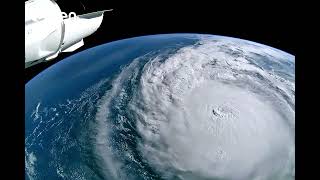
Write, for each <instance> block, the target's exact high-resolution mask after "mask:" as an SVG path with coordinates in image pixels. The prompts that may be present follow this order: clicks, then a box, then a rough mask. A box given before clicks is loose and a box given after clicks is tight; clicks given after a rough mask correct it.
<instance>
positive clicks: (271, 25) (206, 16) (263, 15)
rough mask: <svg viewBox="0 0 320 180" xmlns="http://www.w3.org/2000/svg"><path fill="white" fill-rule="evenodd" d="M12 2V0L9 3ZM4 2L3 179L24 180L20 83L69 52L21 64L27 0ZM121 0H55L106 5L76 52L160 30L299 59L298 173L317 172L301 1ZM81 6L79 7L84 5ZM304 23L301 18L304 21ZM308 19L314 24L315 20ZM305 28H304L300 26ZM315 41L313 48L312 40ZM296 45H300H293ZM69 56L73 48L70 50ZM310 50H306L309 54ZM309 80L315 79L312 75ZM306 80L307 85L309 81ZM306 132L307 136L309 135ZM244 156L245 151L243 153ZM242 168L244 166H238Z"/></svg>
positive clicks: (310, 61)
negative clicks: (233, 41)
mask: <svg viewBox="0 0 320 180" xmlns="http://www.w3.org/2000/svg"><path fill="white" fill-rule="evenodd" d="M11 2H12V3H13V4H11V5H9V4H10V3H11ZM11 2H9V1H6V4H5V6H3V9H6V10H8V11H5V14H4V15H3V17H5V18H2V20H3V21H2V25H3V26H2V28H1V30H2V31H4V32H3V33H2V38H3V39H2V41H3V42H4V45H3V47H2V53H3V56H2V59H1V61H2V64H1V65H2V66H1V68H2V69H1V71H0V73H1V77H2V86H1V90H2V99H1V100H2V101H1V102H2V106H1V107H2V108H1V110H2V113H1V114H2V116H1V120H2V121H1V126H0V127H1V131H0V132H1V133H2V134H1V136H0V137H1V138H2V141H1V150H4V151H5V152H3V153H2V160H4V162H2V164H3V165H4V168H1V169H2V177H3V176H4V177H8V178H4V177H3V178H2V179H24V178H25V177H24V176H25V174H24V169H25V165H24V158H25V156H24V116H25V115H24V106H25V103H24V87H25V83H26V82H27V81H28V80H30V79H31V78H32V77H34V76H35V75H37V74H38V73H40V72H41V71H43V70H44V69H46V68H47V67H49V66H51V65H52V64H54V63H56V62H58V61H60V60H62V59H63V58H65V57H67V56H70V55H71V54H68V53H65V54H60V55H59V56H58V58H57V59H55V60H53V61H49V62H48V63H42V64H39V65H36V66H34V67H31V68H28V69H24V4H23V3H22V2H23V1H21V3H20V2H19V3H18V2H17V1H11ZM174 2H175V3H173V1H169V2H165V1H149V2H147V3H146V2H143V1H131V2H128V1H124V0H117V1H115V0H81V3H82V4H83V5H81V3H80V0H77V1H76V0H57V3H58V4H59V6H60V8H61V9H62V10H63V11H65V12H70V11H74V12H76V13H77V14H82V13H88V12H93V11H97V10H103V9H110V8H112V9H114V11H113V12H106V13H105V16H104V21H103V24H102V27H101V28H99V29H98V31H97V32H96V33H95V34H93V35H92V36H89V37H88V38H86V39H84V41H85V45H84V46H83V47H82V48H80V49H78V50H77V51H76V52H79V51H82V50H84V49H87V48H90V47H94V46H96V45H98V44H103V43H107V42H111V41H114V40H119V39H124V38H129V37H135V36H141V35H148V34H163V33H181V32H184V33H188V32H190V33H206V34H216V35H224V36H231V37H237V38H242V39H247V40H251V41H255V42H259V43H262V44H266V45H269V46H272V47H275V48H278V49H281V50H284V51H286V52H288V53H291V54H293V55H295V56H296V178H297V179H317V178H308V177H312V176H313V175H315V177H317V176H318V175H317V174H318V171H316V168H317V165H314V164H315V163H312V162H313V161H314V162H317V161H316V158H317V154H318V153H319V151H318V149H317V148H316V146H315V145H314V144H318V143H317V142H318V141H319V140H318V139H317V137H318V136H317V134H318V132H319V130H317V129H318V128H319V126H317V121H318V119H319V118H318V115H317V113H316V112H317V108H318V107H319V105H314V104H315V103H312V102H316V99H315V97H314V94H315V93H317V92H319V89H318V88H317V86H315V85H314V84H315V82H318V80H317V79H316V78H314V77H318V70H316V68H318V67H319V66H317V60H318V58H314V57H309V58H307V57H306V56H313V55H314V54H316V53H317V51H315V52H316V53H308V52H307V51H306V50H307V49H308V48H309V46H310V45H309V46H308V47H304V46H305V45H306V44H307V42H303V43H302V42H300V40H301V39H309V40H311V41H312V40H314V36H311V35H309V33H310V29H311V28H310V27H308V26H305V25H306V21H308V20H309V19H308V18H306V17H302V15H303V14H304V12H303V11H302V10H301V7H299V5H296V6H297V7H295V6H294V5H293V4H292V3H294V2H293V1H290V2H282V3H280V2H279V1H278V2H273V3H271V2H270V1H255V2H250V3H249V2H246V3H245V2H244V1H237V3H235V2H233V1H225V3H221V2H219V1H215V2H211V3H207V2H206V3H205V1H200V0H197V1H187V0H185V1H180V2H177V1H174ZM83 6H84V7H83ZM301 21H303V26H302V23H301ZM315 22H316V21H313V22H312V23H315ZM300 29H304V30H305V32H304V33H302V32H301V31H299V33H298V30H300ZM311 46H312V45H311ZM297 47H299V49H298V48H297ZM72 54H73V53H72ZM310 54H311V55H310ZM312 77H313V78H312ZM307 84H309V85H307ZM306 135H309V137H306ZM241 153H246V152H241ZM239 168H241V167H239Z"/></svg>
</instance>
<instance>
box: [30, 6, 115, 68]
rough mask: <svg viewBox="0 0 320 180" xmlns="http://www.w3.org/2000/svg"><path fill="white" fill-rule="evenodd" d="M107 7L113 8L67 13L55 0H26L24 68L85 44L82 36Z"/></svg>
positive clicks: (94, 27)
mask: <svg viewBox="0 0 320 180" xmlns="http://www.w3.org/2000/svg"><path fill="white" fill-rule="evenodd" d="M105 11H112V9H110V10H103V11H97V12H92V13H88V14H82V15H78V16H77V15H75V13H73V15H74V16H72V17H64V15H65V13H64V14H63V12H62V11H61V9H60V8H59V6H58V5H57V3H56V2H55V1H54V0H29V1H26V2H25V68H27V67H30V66H33V65H35V64H38V63H40V62H43V61H49V60H52V59H54V58H56V57H57V56H58V54H59V53H61V52H72V51H75V50H76V49H78V48H80V47H81V46H83V45H84V42H83V38H85V37H87V36H90V35H91V34H93V33H94V32H95V31H97V29H98V28H99V27H100V25H101V23H102V20H103V13H104V12H105ZM71 15H72V13H70V14H69V16H71Z"/></svg>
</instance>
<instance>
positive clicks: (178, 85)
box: [25, 33, 295, 180]
mask: <svg viewBox="0 0 320 180" xmlns="http://www.w3.org/2000/svg"><path fill="white" fill-rule="evenodd" d="M25 87H26V92H25V100H26V101H25V106H26V109H25V127H26V129H25V137H26V138H25V163H26V179H44V178H46V179H97V180H98V179H188V180H189V179H237V180H238V179H239V180H242V179H243V180H245V179H273V180H274V179H279V180H280V179H295V159H294V156H295V141H294V139H295V56H294V55H291V54H289V53H286V52H284V51H282V50H279V49H275V48H273V47H270V46H266V45H263V44H260V43H256V42H252V41H248V40H243V39H238V38H231V37H226V36H220V35H209V34H187V33H180V34H160V35H148V36H140V37H133V38H128V39H123V40H118V41H114V42H110V43H106V44H102V45H98V46H96V47H93V48H89V49H86V50H84V51H82V52H79V53H76V54H74V55H72V56H70V57H68V58H65V59H64V60H62V61H60V62H58V63H56V64H54V65H53V66H51V67H49V68H48V69H46V70H44V71H43V72H41V73H40V74H38V75H37V76H35V77H34V78H33V79H31V80H30V81H29V82H28V83H27V84H26V86H25Z"/></svg>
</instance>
